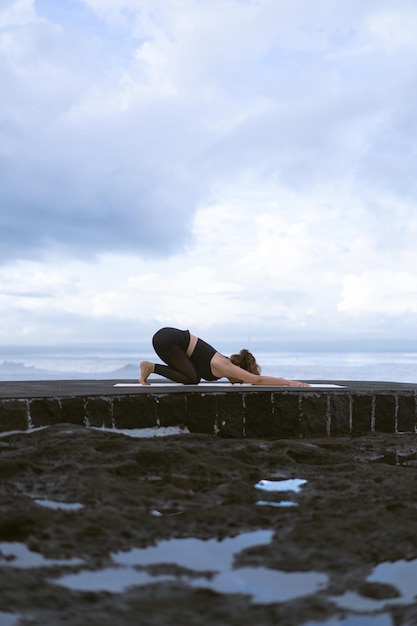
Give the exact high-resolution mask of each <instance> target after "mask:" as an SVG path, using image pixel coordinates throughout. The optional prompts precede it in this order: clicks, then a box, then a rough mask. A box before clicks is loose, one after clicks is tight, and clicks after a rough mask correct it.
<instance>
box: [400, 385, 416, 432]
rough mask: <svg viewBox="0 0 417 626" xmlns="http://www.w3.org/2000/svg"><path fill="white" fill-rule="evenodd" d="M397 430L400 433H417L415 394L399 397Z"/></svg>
mask: <svg viewBox="0 0 417 626" xmlns="http://www.w3.org/2000/svg"><path fill="white" fill-rule="evenodd" d="M397 430H398V432H400V433H415V432H416V397H415V395H414V394H411V393H410V394H400V395H399V396H398V414H397Z"/></svg>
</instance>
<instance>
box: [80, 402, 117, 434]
mask: <svg viewBox="0 0 417 626" xmlns="http://www.w3.org/2000/svg"><path fill="white" fill-rule="evenodd" d="M85 417H86V420H87V423H88V424H89V426H96V427H97V428H103V427H105V428H111V427H112V426H113V401H112V400H110V399H105V398H87V400H86V404H85Z"/></svg>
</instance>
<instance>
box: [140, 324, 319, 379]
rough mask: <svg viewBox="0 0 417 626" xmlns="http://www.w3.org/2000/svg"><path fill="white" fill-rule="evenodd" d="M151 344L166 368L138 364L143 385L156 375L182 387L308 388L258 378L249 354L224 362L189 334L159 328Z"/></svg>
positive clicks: (219, 356)
mask: <svg viewBox="0 0 417 626" xmlns="http://www.w3.org/2000/svg"><path fill="white" fill-rule="evenodd" d="M152 344H153V347H154V349H155V352H156V353H157V355H158V356H159V357H160V359H161V360H162V361H164V363H166V365H160V364H159V363H156V364H155V363H151V362H150V361H141V364H140V378H139V382H140V383H141V384H142V385H149V384H150V383H148V377H149V376H150V375H151V374H159V375H160V376H164V377H165V378H169V380H173V381H175V382H177V383H183V384H184V385H197V384H198V383H199V382H200V380H201V379H202V378H204V380H208V381H212V380H218V379H219V378H223V377H224V378H228V379H229V381H230V382H231V383H250V384H251V385H274V386H275V385H279V386H287V387H309V385H308V384H307V383H301V382H298V381H297V380H286V379H285V378H276V377H275V376H261V370H260V367H259V365H258V364H257V363H256V361H255V358H254V356H253V355H252V354H251V353H250V352H249V351H248V350H241V351H240V353H239V354H232V356H231V357H230V358H227V357H225V356H223V355H222V354H220V353H219V352H217V350H216V349H215V348H213V347H212V346H210V345H209V344H208V343H206V342H205V341H203V340H202V339H199V338H198V337H196V336H195V335H192V334H191V333H190V331H189V330H179V329H178V328H161V330H158V332H157V333H155V335H154V336H153V338H152Z"/></svg>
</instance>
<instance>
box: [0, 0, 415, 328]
mask: <svg viewBox="0 0 417 626" xmlns="http://www.w3.org/2000/svg"><path fill="white" fill-rule="evenodd" d="M219 16H221V19H219ZM416 22H417V8H416V6H415V4H414V3H411V2H409V1H407V0H400V1H399V2H398V3H396V5H395V7H393V5H392V3H391V2H389V1H388V0H382V1H377V0H370V1H369V2H367V3H363V2H359V0H357V1H354V0H353V1H352V0H349V1H348V0H340V1H339V2H338V3H334V4H329V2H328V1H327V0H326V1H325V0H314V2H311V1H310V0H309V1H306V0H294V2H291V3H288V2H283V1H277V0H258V1H255V0H253V1H252V0H246V1H242V0H210V1H208V0H198V1H197V0H171V1H168V2H166V1H165V0H164V1H162V0H152V1H151V0H83V1H82V2H77V3H69V2H68V0H63V2H62V3H61V4H59V5H55V4H49V3H47V2H44V0H37V1H36V2H35V1H33V0H32V1H29V0H26V1H23V0H20V1H19V2H18V1H17V0H15V1H12V0H8V2H4V3H3V4H2V6H1V7H0V80H1V81H2V84H3V85H4V89H3V91H2V94H3V95H2V105H1V114H0V163H1V168H0V211H1V223H0V259H1V260H2V261H3V263H4V266H3V269H1V270H0V301H1V302H2V305H3V310H4V311H6V310H7V311H9V312H10V311H12V312H13V315H12V313H7V314H6V313H5V314H4V320H3V323H2V326H1V329H0V333H3V337H10V336H13V335H14V336H16V337H19V336H20V335H19V332H20V331H19V328H22V329H23V328H24V329H25V330H24V333H23V334H24V336H25V337H28V336H35V335H36V328H38V332H44V329H45V322H44V320H45V319H48V325H49V326H51V322H50V320H51V319H52V320H53V319H55V320H56V324H55V326H56V333H57V335H59V334H60V333H65V334H66V336H72V334H73V335H74V336H82V331H81V330H80V329H81V328H85V329H87V328H88V334H89V335H90V334H91V326H90V323H89V321H88V320H89V319H90V318H92V319H93V320H96V321H97V324H98V325H102V326H103V327H104V326H106V328H108V327H109V326H107V324H110V325H111V323H113V322H114V324H115V325H119V324H120V323H121V322H123V323H124V324H126V327H129V330H131V329H132V328H134V327H135V324H136V325H137V328H138V331H139V330H140V328H144V327H146V328H148V327H150V326H152V325H153V324H154V325H158V324H162V323H172V324H178V325H180V326H194V327H196V328H201V329H209V328H215V327H218V326H220V325H229V326H230V328H232V327H234V328H236V327H238V326H239V327H243V326H244V325H245V324H246V325H251V326H252V327H253V328H257V329H258V330H259V332H261V330H262V331H263V329H265V328H267V327H275V326H276V325H277V324H278V325H279V327H280V328H282V329H286V330H287V331H288V332H294V333H295V332H297V329H300V328H304V329H306V330H308V329H311V330H312V331H314V332H315V331H317V329H319V328H322V327H326V328H328V329H330V330H331V331H332V332H335V333H336V332H340V333H343V332H345V330H346V329H348V330H349V332H350V331H351V330H352V329H353V330H354V329H355V328H356V329H358V330H363V329H364V328H365V327H369V328H370V329H371V330H372V329H374V328H376V327H378V328H383V320H384V319H385V317H386V316H389V319H390V320H391V321H393V320H394V318H396V317H398V318H400V317H401V316H414V315H415V313H416V311H415V304H414V297H415V286H414V282H413V280H414V278H413V277H414V267H416V261H417V259H416V253H415V251H414V250H415V245H414V241H415V235H416V230H417V222H416V218H415V205H416V201H417V186H416V182H415V155H416V145H417V144H416V137H417V128H416V123H415V113H414V111H415V106H416V96H417V94H416V89H415V80H414V77H415V71H416V67H417V55H416V52H417V50H416V48H417V44H416V43H415V38H414V37H413V33H414V31H415V25H416ZM395 276H398V280H397V281H395V280H394V277H395ZM393 282H395V287H392V284H393ZM390 287H391V288H390ZM30 316H32V318H30ZM371 317H372V320H371ZM376 319H379V320H380V323H377V322H376V321H375V320H376ZM402 319H403V318H401V320H402ZM410 319H411V318H410ZM16 320H19V324H17V323H16ZM71 320H73V321H74V324H73V328H72V327H71ZM112 320H113V322H112ZM23 321H24V322H25V323H22V322H23ZM394 321H395V320H394ZM398 323H399V326H398V332H402V328H403V327H404V325H403V322H402V321H401V322H398ZM77 325H79V327H78V326H77ZM367 325H368V326H367ZM52 326H53V323H52ZM93 326H94V324H93ZM64 329H65V330H64ZM22 332H23V331H22ZM97 332H98V333H99V332H100V331H99V329H98V327H97ZM85 334H87V331H85ZM93 334H94V328H93ZM0 336H1V335H0Z"/></svg>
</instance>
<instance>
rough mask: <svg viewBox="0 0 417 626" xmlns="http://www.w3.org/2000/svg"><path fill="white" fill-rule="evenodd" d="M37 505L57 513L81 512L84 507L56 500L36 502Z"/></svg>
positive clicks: (75, 503) (76, 503) (39, 500)
mask: <svg viewBox="0 0 417 626" xmlns="http://www.w3.org/2000/svg"><path fill="white" fill-rule="evenodd" d="M34 502H35V504H38V505H39V506H44V507H46V508H47V509H54V510H56V511H79V510H80V509H83V508H84V506H83V505H82V504H79V503H78V502H56V501H55V500H41V499H38V500H34Z"/></svg>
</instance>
